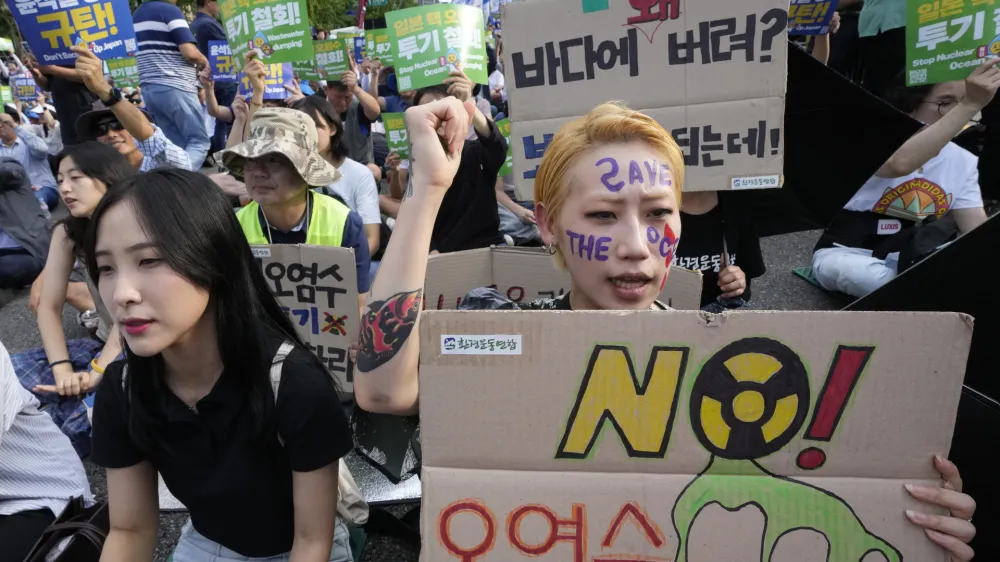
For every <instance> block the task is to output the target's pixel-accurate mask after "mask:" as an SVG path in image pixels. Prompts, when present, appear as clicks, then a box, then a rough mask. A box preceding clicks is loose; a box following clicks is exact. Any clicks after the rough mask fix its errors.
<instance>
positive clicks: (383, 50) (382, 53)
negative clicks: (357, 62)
mask: <svg viewBox="0 0 1000 562" xmlns="http://www.w3.org/2000/svg"><path fill="white" fill-rule="evenodd" d="M365 56H366V57H368V58H370V59H372V60H374V59H379V60H380V61H382V65H383V66H392V62H393V58H392V44H391V43H389V30H388V29H369V30H368V31H365Z"/></svg>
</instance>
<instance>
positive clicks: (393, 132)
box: [382, 113, 410, 160]
mask: <svg viewBox="0 0 1000 562" xmlns="http://www.w3.org/2000/svg"><path fill="white" fill-rule="evenodd" d="M403 115H404V114H402V113H383V114H382V123H383V124H384V125H385V140H386V142H387V143H388V144H389V152H395V153H396V154H398V155H399V157H400V158H401V159H403V160H407V159H408V158H409V157H410V138H409V136H408V135H407V134H406V119H404V117H403Z"/></svg>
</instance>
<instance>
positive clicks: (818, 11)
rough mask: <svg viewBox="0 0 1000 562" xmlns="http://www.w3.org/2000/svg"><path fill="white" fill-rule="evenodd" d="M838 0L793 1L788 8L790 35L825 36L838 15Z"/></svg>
mask: <svg viewBox="0 0 1000 562" xmlns="http://www.w3.org/2000/svg"><path fill="white" fill-rule="evenodd" d="M837 1H838V0H792V3H791V5H790V6H788V33H789V34H790V35H824V34H826V33H828V32H829V31H830V21H831V20H833V14H835V13H837Z"/></svg>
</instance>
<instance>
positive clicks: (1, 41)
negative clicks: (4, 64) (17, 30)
mask: <svg viewBox="0 0 1000 562" xmlns="http://www.w3.org/2000/svg"><path fill="white" fill-rule="evenodd" d="M0 51H10V52H13V51H14V42H13V41H11V40H10V39H8V38H6V37H0Z"/></svg>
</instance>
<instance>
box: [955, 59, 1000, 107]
mask: <svg viewBox="0 0 1000 562" xmlns="http://www.w3.org/2000/svg"><path fill="white" fill-rule="evenodd" d="M998 64H1000V58H992V59H990V60H988V61H986V62H984V63H983V64H981V65H979V66H978V67H976V69H975V70H973V71H972V74H970V75H969V77H968V78H966V79H965V99H964V100H962V103H965V104H968V105H969V106H971V107H972V108H974V109H975V110H976V111H979V110H981V109H982V108H984V107H986V106H987V105H988V104H989V103H990V102H991V101H993V96H994V95H996V93H997V88H1000V68H997V65H998Z"/></svg>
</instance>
